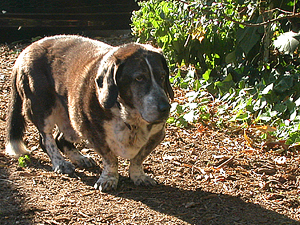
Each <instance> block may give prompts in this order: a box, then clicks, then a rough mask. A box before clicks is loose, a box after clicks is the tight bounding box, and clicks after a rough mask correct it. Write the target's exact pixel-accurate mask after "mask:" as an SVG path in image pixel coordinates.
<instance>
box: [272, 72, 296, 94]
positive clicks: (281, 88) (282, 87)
mask: <svg viewBox="0 0 300 225" xmlns="http://www.w3.org/2000/svg"><path fill="white" fill-rule="evenodd" d="M291 87H293V77H290V76H285V77H283V78H282V80H281V81H279V82H278V84H277V85H276V86H275V87H274V89H275V90H276V91H278V92H280V93H284V92H285V91H287V90H289V89H290V88H291Z"/></svg>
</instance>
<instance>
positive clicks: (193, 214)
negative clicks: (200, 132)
mask: <svg viewBox="0 0 300 225" xmlns="http://www.w3.org/2000/svg"><path fill="white" fill-rule="evenodd" d="M93 178H94V179H95V177H93ZM82 181H83V182H85V183H86V184H87V185H90V186H92V185H93V184H94V183H93V182H95V180H93V179H91V178H83V180H82ZM119 183H120V184H119V187H118V190H117V191H115V192H110V194H112V195H115V196H118V197H122V198H127V199H131V200H134V201H139V202H142V203H144V204H145V205H147V206H149V207H150V208H151V209H153V210H155V211H157V212H160V213H163V214H167V215H170V216H175V217H177V218H179V219H181V220H183V221H185V222H188V223H190V224H199V225H201V224H204V225H207V224H222V225H223V224H224V225H227V224H228V225H229V224H230V225H231V224H249V225H250V224H251V225H255V224H270V225H271V224H272V225H274V224H295V225H296V224H300V222H298V221H295V220H292V219H290V218H288V217H287V216H284V215H281V214H279V213H276V212H274V211H271V210H267V209H265V208H262V207H261V206H260V205H257V204H253V203H247V202H245V201H244V200H242V198H239V197H234V196H230V195H224V194H215V193H210V192H206V191H202V190H201V189H198V190H196V191H190V190H182V189H179V188H176V187H171V186H165V185H162V184H159V185H157V186H155V187H152V188H147V187H137V186H134V185H133V183H132V182H131V181H130V180H129V178H127V177H122V176H121V177H120V182H119ZM224 215H226V216H224Z"/></svg>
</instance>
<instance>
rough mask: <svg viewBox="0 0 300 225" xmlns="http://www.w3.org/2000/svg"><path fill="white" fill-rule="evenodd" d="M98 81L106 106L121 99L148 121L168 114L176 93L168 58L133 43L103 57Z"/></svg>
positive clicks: (121, 101)
mask: <svg viewBox="0 0 300 225" xmlns="http://www.w3.org/2000/svg"><path fill="white" fill-rule="evenodd" d="M96 84H97V89H98V91H97V92H98V99H99V102H100V104H101V106H102V107H103V108H106V109H107V108H111V107H113V106H114V105H115V104H116V102H117V101H119V102H120V103H121V104H125V105H126V106H127V107H130V108H131V109H136V110H137V111H138V113H139V114H140V116H141V117H142V119H144V120H145V121H147V122H148V123H157V122H161V121H165V120H166V119H167V117H168V116H169V111H170V103H169V98H171V99H173V97H174V93H173V90H172V88H171V85H170V81H169V69H168V66H167V63H166V60H165V58H164V57H163V55H162V53H161V51H160V50H158V49H156V48H153V47H151V46H149V45H141V44H133V43H132V44H127V45H124V46H121V47H118V48H115V49H113V50H111V51H110V52H108V53H107V54H106V55H105V56H104V58H103V61H102V65H101V66H100V68H99V71H98V74H97V78H96ZM168 97H169V98H168Z"/></svg>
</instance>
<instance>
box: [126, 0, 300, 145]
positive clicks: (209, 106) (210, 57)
mask: <svg viewBox="0 0 300 225" xmlns="http://www.w3.org/2000/svg"><path fill="white" fill-rule="evenodd" d="M296 2H297V1H286V2H285V3H283V2H282V1H280V2H278V1H275V0H274V1H273V0H269V1H264V2H261V1H250V0H249V1H248V0H244V1H243V0H242V1H221V0H215V1H190V2H185V1H175V0H174V1H162V0H156V1H155V0H149V1H143V2H140V3H139V4H140V6H141V9H140V10H139V11H136V12H134V14H133V16H132V33H133V34H134V35H135V36H136V37H137V40H138V41H140V42H148V41H151V42H152V43H153V44H155V45H158V46H159V47H161V48H162V49H163V50H164V52H165V54H166V56H167V58H168V60H169V63H170V66H171V68H172V69H173V71H174V76H173V77H172V82H173V84H174V86H178V87H180V88H182V89H185V92H186V95H187V96H186V97H187V99H188V100H187V102H184V103H182V102H175V103H174V104H173V107H172V110H173V111H172V116H171V118H170V119H169V122H171V123H175V124H177V125H181V126H188V125H189V124H191V123H195V122H203V123H207V122H211V121H215V123H216V125H218V126H224V125H226V124H230V123H234V124H236V125H238V124H243V126H244V125H245V124H246V126H249V125H251V124H269V125H271V126H276V127H277V130H276V131H275V132H274V134H275V135H276V136H277V137H278V138H282V139H288V141H287V143H295V142H299V140H300V136H299V133H300V132H299V131H298V130H299V124H300V123H299V122H300V111H299V105H300V85H299V80H300V77H299V76H300V75H299V74H300V70H299V69H298V65H299V59H298V56H297V55H296V57H294V58H293V57H291V56H287V55H283V54H279V53H278V51H276V50H275V49H274V48H272V42H273V41H274V40H275V39H276V36H278V35H279V34H280V33H283V32H286V34H285V36H284V35H283V36H284V37H288V38H287V39H286V41H287V42H288V41H289V43H292V42H291V40H293V41H294V39H295V38H297V37H298V36H297V35H296V34H293V33H290V32H287V31H288V20H284V19H282V18H279V17H283V16H285V13H286V11H287V10H290V11H292V10H293V7H294V5H293V4H294V3H296ZM279 7H281V9H282V10H278V8H279ZM274 17H277V18H279V19H278V20H276V19H273V23H269V22H265V21H268V20H271V19H272V18H274ZM245 21H247V22H245ZM295 21H296V22H295ZM264 22H265V23H264ZM291 22H292V25H293V24H296V25H297V23H298V21H297V20H295V19H294V20H292V21H291ZM258 23H263V24H264V26H258V25H256V24H258ZM249 24H250V25H251V26H248V25H249ZM296 27H297V26H296ZM298 27H299V26H298ZM294 28H295V27H294ZM299 36H300V35H299ZM293 38H294V39H293ZM284 40H285V38H281V37H279V38H278V40H277V41H276V42H275V45H276V46H277V48H278V49H279V50H281V51H285V53H288V54H290V55H292V56H293V53H292V52H293V51H294V50H295V49H296V47H297V42H293V44H292V46H291V45H288V43H287V42H284ZM298 44H299V42H298ZM294 56H295V55H294Z"/></svg>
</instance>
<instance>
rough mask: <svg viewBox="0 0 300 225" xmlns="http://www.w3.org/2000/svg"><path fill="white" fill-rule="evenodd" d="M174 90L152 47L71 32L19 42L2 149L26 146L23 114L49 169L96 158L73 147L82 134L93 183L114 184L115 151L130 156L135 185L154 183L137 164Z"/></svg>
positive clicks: (158, 136)
mask: <svg viewBox="0 0 300 225" xmlns="http://www.w3.org/2000/svg"><path fill="white" fill-rule="evenodd" d="M173 97H174V93H173V90H172V87H171V85H170V81H169V69H168V66H167V62H166V60H165V58H164V56H163V55H162V52H161V50H159V49H157V48H154V47H152V46H150V45H144V44H138V43H129V44H125V45H122V46H118V47H113V46H110V45H108V44H105V43H103V42H100V41H97V40H92V39H89V38H85V37H81V36H77V35H58V36H52V37H46V38H43V39H41V40H39V41H37V42H34V43H33V44H31V45H29V46H28V47H27V48H25V49H24V50H23V51H22V52H21V54H20V55H19V57H18V58H17V60H16V62H15V66H14V68H13V74H12V88H11V102H10V109H9V112H8V116H7V137H6V153H7V154H10V155H14V156H16V157H18V156H20V155H24V154H26V153H28V150H27V149H26V146H25V144H24V142H23V137H24V130H25V128H26V120H29V121H31V122H32V123H33V124H34V125H35V126H36V127H37V129H38V131H39V135H40V146H41V148H42V149H43V150H44V151H45V152H46V153H47V154H48V155H49V157H50V159H51V163H52V166H53V170H54V171H56V172H58V173H65V174H72V173H73V172H74V170H75V166H74V164H75V165H77V166H79V167H83V168H86V167H92V166H94V165H95V162H94V161H93V160H92V159H91V158H90V157H88V156H84V155H83V154H81V153H80V152H79V151H78V150H77V149H76V148H75V145H74V143H75V142H77V141H78V140H82V139H83V140H86V141H87V142H88V143H89V144H90V145H91V146H92V148H93V149H94V150H95V151H96V152H97V153H98V154H100V155H101V157H102V162H103V170H102V173H101V176H100V178H99V179H98V181H97V182H96V183H95V188H96V189H100V190H101V191H109V190H114V189H116V188H117V184H118V179H119V175H118V159H117V157H118V156H120V157H123V158H126V159H129V160H130V166H129V176H130V179H131V180H132V181H133V182H134V184H135V185H149V186H151V185H155V184H156V181H155V180H154V179H153V178H150V177H149V176H147V175H146V174H145V173H144V170H143V166H142V163H143V161H144V160H145V158H146V157H147V156H148V155H149V154H150V153H151V152H152V150H153V149H154V148H155V147H156V146H157V145H158V144H159V143H160V142H161V141H162V140H163V139H164V136H165V123H166V120H167V118H168V116H169V113H170V99H173ZM54 129H57V130H58V132H57V135H54V134H53V133H54V132H53V130H54ZM61 152H62V153H63V154H64V155H65V156H66V157H68V158H69V159H70V161H71V162H72V163H71V162H69V161H66V159H65V158H64V156H63V155H62V154H61Z"/></svg>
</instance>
